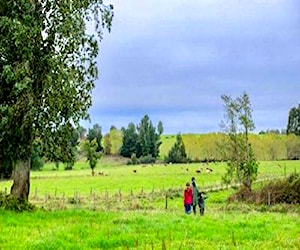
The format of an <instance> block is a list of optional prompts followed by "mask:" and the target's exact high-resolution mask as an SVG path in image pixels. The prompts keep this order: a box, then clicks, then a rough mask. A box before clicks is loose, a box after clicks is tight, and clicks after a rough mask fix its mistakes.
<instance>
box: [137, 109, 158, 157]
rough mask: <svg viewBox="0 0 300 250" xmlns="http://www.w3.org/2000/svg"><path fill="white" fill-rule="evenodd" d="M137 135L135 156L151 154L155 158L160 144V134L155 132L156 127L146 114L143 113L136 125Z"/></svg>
mask: <svg viewBox="0 0 300 250" xmlns="http://www.w3.org/2000/svg"><path fill="white" fill-rule="evenodd" d="M161 126H162V125H161ZM137 135H138V136H137V145H136V155H137V157H138V158H139V157H141V156H148V155H151V156H152V157H153V158H157V157H158V155H159V146H160V144H161V142H160V136H159V134H157V133H156V128H155V127H154V126H153V124H152V122H151V120H150V118H149V116H148V115H145V116H144V117H143V118H142V120H141V122H140V124H139V125H138V126H137Z"/></svg>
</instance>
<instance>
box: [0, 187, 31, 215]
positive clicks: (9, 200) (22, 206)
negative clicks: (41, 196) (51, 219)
mask: <svg viewBox="0 0 300 250" xmlns="http://www.w3.org/2000/svg"><path fill="white" fill-rule="evenodd" d="M0 207H3V208H4V209H6V210H11V211H16V212H22V211H33V210H34V209H35V206H34V205H32V204H31V203H29V202H28V201H27V200H24V199H18V198H16V197H14V196H12V195H5V194H4V193H1V192H0Z"/></svg>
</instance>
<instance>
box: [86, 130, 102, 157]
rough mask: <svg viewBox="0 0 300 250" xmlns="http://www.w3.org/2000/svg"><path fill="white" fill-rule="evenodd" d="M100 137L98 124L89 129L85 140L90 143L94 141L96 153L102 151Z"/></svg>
mask: <svg viewBox="0 0 300 250" xmlns="http://www.w3.org/2000/svg"><path fill="white" fill-rule="evenodd" d="M102 137H103V136H102V132H101V127H100V125H99V124H95V125H94V126H93V127H92V128H91V129H89V132H88V134H87V140H89V141H90V142H91V141H93V140H95V142H96V146H97V147H96V151H97V152H101V151H103V147H102Z"/></svg>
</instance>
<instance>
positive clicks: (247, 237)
mask: <svg viewBox="0 0 300 250" xmlns="http://www.w3.org/2000/svg"><path fill="white" fill-rule="evenodd" d="M209 167H210V168H212V169H213V172H211V173H209V174H208V173H206V171H205V169H206V165H205V164H200V163H197V164H196V163H193V164H172V165H171V164H170V165H164V164H154V165H138V166H126V165H123V164H120V163H118V162H112V161H111V160H106V159H102V160H101V162H100V164H99V166H97V169H96V172H97V173H99V172H101V173H104V175H99V174H97V175H96V176H92V175H91V171H90V169H89V167H88V164H87V163H86V162H78V163H76V165H75V168H74V169H73V170H72V171H64V170H63V168H62V166H61V168H60V169H59V170H54V165H52V164H47V165H46V166H45V168H44V169H43V170H42V171H39V172H32V173H31V193H30V201H31V202H32V203H33V204H35V205H36V206H37V207H38V209H37V210H36V211H33V212H22V213H16V212H12V211H5V210H0V249H203V248H205V249H299V248H300V219H299V205H283V204H279V205H274V204H272V205H271V206H268V205H267V204H266V205H261V206H256V205H252V204H245V203H228V202H227V201H226V199H227V197H229V196H230V195H231V194H232V193H234V192H235V191H236V190H235V189H234V188H226V186H223V185H222V184H221V176H222V174H223V173H224V171H225V164H224V163H211V164H210V165H209ZM199 169H201V170H202V172H201V174H198V173H196V170H199ZM299 170H300V161H280V162H279V161H278V162H271V161H270V162H261V163H260V167H259V175H258V179H259V180H260V182H257V183H256V184H255V188H257V187H259V186H261V185H263V183H264V182H263V180H265V179H267V178H270V179H271V178H280V177H283V176H288V175H289V174H290V173H294V172H298V173H299ZM192 176H195V177H196V180H197V183H198V185H199V187H200V189H202V190H206V191H207V195H208V196H209V198H208V199H207V202H206V210H205V215H204V216H203V217H200V216H199V215H198V214H197V215H196V216H194V215H185V214H184V211H183V201H182V193H183V189H184V185H185V183H186V181H189V180H190V179H191V177H192ZM10 185H11V182H10V181H2V182H0V191H4V192H8V190H9V188H10ZM216 187H217V189H215V188H216ZM217 190H219V191H217ZM198 212H199V211H198Z"/></svg>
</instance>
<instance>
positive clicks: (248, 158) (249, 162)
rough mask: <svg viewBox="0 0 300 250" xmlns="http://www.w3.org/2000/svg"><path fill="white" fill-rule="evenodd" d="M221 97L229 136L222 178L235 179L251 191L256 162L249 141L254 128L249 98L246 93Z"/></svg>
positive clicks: (225, 125) (255, 174)
mask: <svg viewBox="0 0 300 250" xmlns="http://www.w3.org/2000/svg"><path fill="white" fill-rule="evenodd" d="M221 98H222V100H223V102H224V118H225V120H224V121H223V129H224V131H225V132H226V133H227V135H228V138H229V139H228V141H227V143H226V145H224V147H226V150H225V151H226V158H227V160H228V162H227V163H228V164H227V172H226V174H225V175H224V177H223V180H224V181H225V182H231V181H232V180H236V181H238V182H239V183H241V184H243V186H244V187H245V188H247V189H248V190H250V191H251V186H252V182H253V180H255V179H256V176H257V169H258V163H257V161H256V159H255V157H254V153H253V150H252V146H251V144H250V142H249V132H251V131H253V130H254V128H255V125H254V122H253V119H252V108H251V103H250V98H249V96H248V95H247V94H246V93H243V94H242V95H241V96H239V97H237V98H236V99H233V98H232V97H231V96H228V95H222V96H221Z"/></svg>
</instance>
